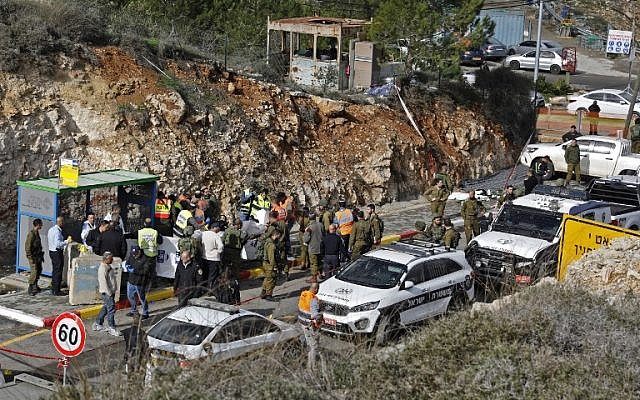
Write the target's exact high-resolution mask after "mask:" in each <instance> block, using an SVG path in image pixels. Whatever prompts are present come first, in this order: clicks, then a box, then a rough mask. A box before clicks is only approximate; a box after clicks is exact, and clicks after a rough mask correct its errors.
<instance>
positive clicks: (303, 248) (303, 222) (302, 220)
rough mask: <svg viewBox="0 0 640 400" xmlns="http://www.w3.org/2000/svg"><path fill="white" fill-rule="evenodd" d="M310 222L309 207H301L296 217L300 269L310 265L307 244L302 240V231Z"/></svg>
mask: <svg viewBox="0 0 640 400" xmlns="http://www.w3.org/2000/svg"><path fill="white" fill-rule="evenodd" d="M310 223H311V220H310V219H309V207H307V206H304V207H302V214H301V215H300V216H299V217H298V226H299V227H300V229H299V230H298V236H299V238H300V261H301V262H302V267H301V268H302V269H308V268H309V267H310V261H309V246H307V245H306V243H305V242H304V232H305V230H306V229H307V227H308V226H309V224H310Z"/></svg>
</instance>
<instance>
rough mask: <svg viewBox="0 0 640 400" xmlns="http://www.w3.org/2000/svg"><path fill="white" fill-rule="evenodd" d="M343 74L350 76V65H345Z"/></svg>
mask: <svg viewBox="0 0 640 400" xmlns="http://www.w3.org/2000/svg"><path fill="white" fill-rule="evenodd" d="M344 74H345V75H346V76H349V75H351V65H349V64H347V66H346V67H344Z"/></svg>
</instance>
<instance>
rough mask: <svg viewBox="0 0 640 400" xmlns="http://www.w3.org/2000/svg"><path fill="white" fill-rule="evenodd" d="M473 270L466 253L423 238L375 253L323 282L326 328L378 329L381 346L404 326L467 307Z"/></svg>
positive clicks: (321, 296)
mask: <svg viewBox="0 0 640 400" xmlns="http://www.w3.org/2000/svg"><path fill="white" fill-rule="evenodd" d="M472 274H473V272H472V269H471V267H470V266H469V264H468V263H467V260H466V259H465V256H464V252H462V251H458V250H453V249H449V248H445V247H443V246H438V245H435V244H432V243H429V242H425V241H422V240H415V239H412V240H408V241H402V242H397V243H394V244H391V245H388V246H385V247H382V248H380V249H376V250H373V251H370V252H369V253H367V254H366V255H364V256H362V257H360V258H358V259H357V260H356V261H354V262H353V263H351V264H349V265H348V266H347V267H345V268H344V269H343V270H341V271H340V272H339V273H338V274H337V275H336V276H334V277H332V278H330V279H328V280H327V281H325V282H322V283H321V284H320V290H319V291H318V298H319V299H320V302H321V310H322V315H323V318H324V322H323V325H322V330H324V331H327V332H332V333H336V334H340V335H357V334H374V333H375V343H376V344H378V345H381V344H383V343H384V342H386V341H387V340H388V338H389V336H390V335H391V334H392V333H393V332H394V331H396V330H397V329H398V328H400V327H402V326H406V325H409V324H413V323H416V322H420V321H423V320H425V319H428V318H431V317H435V316H437V315H441V314H445V313H447V312H449V311H453V310H458V309H462V308H464V307H465V306H466V305H468V304H469V303H470V302H471V301H472V300H473V298H474V286H473V277H472Z"/></svg>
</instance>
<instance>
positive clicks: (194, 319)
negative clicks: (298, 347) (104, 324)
mask: <svg viewBox="0 0 640 400" xmlns="http://www.w3.org/2000/svg"><path fill="white" fill-rule="evenodd" d="M300 334H301V332H300V330H299V329H298V327H296V326H295V325H291V324H287V323H285V322H282V321H278V320H275V319H269V318H266V317H264V316H262V315H260V314H256V313H254V312H251V311H246V310H242V309H239V308H237V307H233V306H230V305H227V304H222V303H218V302H217V301H216V299H215V297H203V298H197V299H191V300H189V305H187V306H186V307H182V308H179V309H178V310H176V311H174V312H172V313H171V314H169V315H167V316H166V317H164V318H163V319H161V320H160V321H158V323H156V324H155V325H153V326H152V327H151V329H149V332H148V333H147V341H148V343H149V351H150V357H151V360H150V362H149V364H148V365H147V379H151V377H152V375H153V373H154V371H155V370H157V369H158V368H165V367H181V368H189V367H190V366H191V364H192V363H193V362H196V361H197V360H198V359H203V358H205V357H206V358H208V359H210V360H213V361H216V362H217V361H222V360H226V359H229V358H232V357H237V356H240V355H243V354H246V353H248V352H251V351H256V350H259V349H264V348H268V347H272V346H276V345H279V344H284V343H286V342H294V343H295V341H296V340H297V339H298V338H299V337H300Z"/></svg>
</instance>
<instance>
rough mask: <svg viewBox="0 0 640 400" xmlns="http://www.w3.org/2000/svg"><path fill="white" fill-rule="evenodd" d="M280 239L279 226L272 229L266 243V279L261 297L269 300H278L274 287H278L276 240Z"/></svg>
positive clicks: (264, 259) (264, 268)
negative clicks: (274, 295) (274, 294)
mask: <svg viewBox="0 0 640 400" xmlns="http://www.w3.org/2000/svg"><path fill="white" fill-rule="evenodd" d="M279 239H280V231H279V230H278V229H277V228H273V229H271V230H270V234H269V236H268V237H267V239H266V240H265V243H264V257H263V261H262V269H263V270H264V280H263V281H262V293H261V294H260V297H261V298H263V299H264V300H267V301H276V300H275V299H274V298H273V289H274V288H275V287H276V268H277V267H278V259H277V253H278V250H277V248H276V242H277V241H278V240H279Z"/></svg>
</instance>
